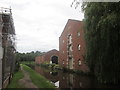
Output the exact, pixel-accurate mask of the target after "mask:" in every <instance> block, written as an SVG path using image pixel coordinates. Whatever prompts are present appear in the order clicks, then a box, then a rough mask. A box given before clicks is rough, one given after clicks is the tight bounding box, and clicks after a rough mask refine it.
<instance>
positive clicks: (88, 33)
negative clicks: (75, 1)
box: [82, 2, 120, 83]
mask: <svg viewBox="0 0 120 90" xmlns="http://www.w3.org/2000/svg"><path fill="white" fill-rule="evenodd" d="M82 8H83V12H84V16H85V19H84V23H85V39H86V48H87V53H86V61H87V63H88V66H89V68H90V71H91V73H94V74H95V76H96V77H97V79H98V80H99V81H100V82H102V83H119V82H120V67H119V66H120V56H119V54H120V45H119V42H120V39H119V36H120V2H114V3H109V2H107V3H102V2H101V3H100V2H99V3H93V2H86V3H83V5H82Z"/></svg>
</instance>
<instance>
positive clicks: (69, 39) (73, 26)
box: [59, 19, 88, 71]
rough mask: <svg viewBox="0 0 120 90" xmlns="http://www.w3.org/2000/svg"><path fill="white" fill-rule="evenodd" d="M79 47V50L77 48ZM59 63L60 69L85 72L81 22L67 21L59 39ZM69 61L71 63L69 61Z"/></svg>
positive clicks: (86, 68)
mask: <svg viewBox="0 0 120 90" xmlns="http://www.w3.org/2000/svg"><path fill="white" fill-rule="evenodd" d="M79 45H80V50H78V47H79ZM59 56H60V60H59V63H60V65H61V66H62V67H66V68H69V69H71V68H72V69H77V70H82V71H87V70H88V67H87V65H86V64H85V60H84V56H85V40H84V30H83V22H82V21H77V20H71V19H69V20H68V22H67V24H66V26H65V28H64V30H63V32H62V34H61V36H60V37H59ZM70 60H71V61H70Z"/></svg>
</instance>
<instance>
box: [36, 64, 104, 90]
mask: <svg viewBox="0 0 120 90" xmlns="http://www.w3.org/2000/svg"><path fill="white" fill-rule="evenodd" d="M35 70H36V71H37V72H39V73H40V74H41V75H43V76H44V77H46V78H47V79H49V80H50V81H52V82H53V83H54V84H56V83H57V86H59V88H71V89H72V88H93V87H103V86H102V85H100V84H99V83H97V80H95V79H94V78H91V77H88V76H81V75H76V74H70V73H67V72H66V73H63V72H62V71H58V72H57V71H48V70H45V68H44V69H43V68H41V67H40V66H35ZM58 81H59V83H58Z"/></svg>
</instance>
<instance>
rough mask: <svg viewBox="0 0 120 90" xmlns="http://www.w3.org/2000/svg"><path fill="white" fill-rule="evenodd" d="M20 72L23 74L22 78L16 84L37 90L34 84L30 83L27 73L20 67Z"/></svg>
mask: <svg viewBox="0 0 120 90" xmlns="http://www.w3.org/2000/svg"><path fill="white" fill-rule="evenodd" d="M21 71H22V72H23V74H24V77H23V78H22V79H20V80H19V82H18V83H19V84H20V85H21V86H24V87H25V88H36V89H37V88H38V87H37V86H36V85H35V84H33V82H32V81H31V79H30V75H29V73H28V72H27V71H25V70H24V69H23V67H22V66H21ZM38 90H39V89H38Z"/></svg>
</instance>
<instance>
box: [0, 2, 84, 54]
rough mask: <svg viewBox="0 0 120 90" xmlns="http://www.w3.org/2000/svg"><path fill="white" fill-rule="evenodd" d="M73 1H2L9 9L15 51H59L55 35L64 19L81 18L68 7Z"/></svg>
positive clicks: (57, 37) (64, 22)
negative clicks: (10, 11)
mask: <svg viewBox="0 0 120 90" xmlns="http://www.w3.org/2000/svg"><path fill="white" fill-rule="evenodd" d="M72 1H73V0H2V1H0V3H5V4H7V5H8V6H11V8H12V13H13V14H12V15H13V19H14V24H15V30H16V37H17V39H16V42H17V51H19V52H29V51H36V50H40V51H48V50H51V49H59V36H60V35H61V33H62V31H63V29H64V27H65V25H66V23H67V20H68V19H77V20H82V19H83V17H84V16H83V13H81V12H79V10H75V9H74V8H71V7H70V5H71V3H72Z"/></svg>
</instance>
